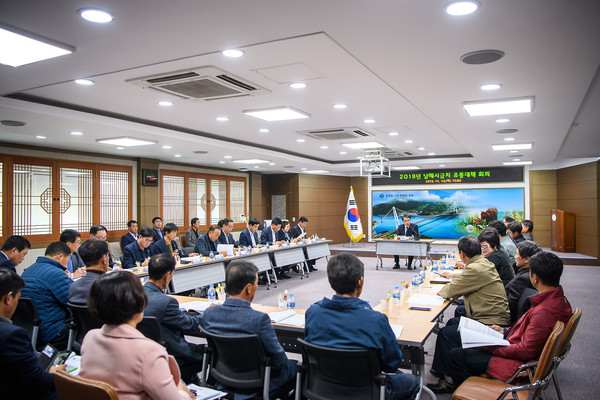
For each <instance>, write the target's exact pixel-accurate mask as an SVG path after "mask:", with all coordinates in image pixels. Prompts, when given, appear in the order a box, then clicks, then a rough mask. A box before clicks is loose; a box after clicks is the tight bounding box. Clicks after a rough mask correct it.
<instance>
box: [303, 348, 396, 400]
mask: <svg viewBox="0 0 600 400" xmlns="http://www.w3.org/2000/svg"><path fill="white" fill-rule="evenodd" d="M298 342H299V343H300V347H301V348H302V365H301V366H300V365H299V366H298V377H297V379H296V399H297V400H299V399H300V398H301V396H302V397H304V398H309V399H311V400H338V399H344V400H367V399H381V400H384V399H385V382H386V379H387V377H386V375H385V374H382V373H381V367H380V366H379V358H378V356H377V351H376V350H374V349H362V350H354V349H335V348H331V347H325V346H318V345H316V344H312V343H308V342H306V341H304V340H302V339H298Z"/></svg>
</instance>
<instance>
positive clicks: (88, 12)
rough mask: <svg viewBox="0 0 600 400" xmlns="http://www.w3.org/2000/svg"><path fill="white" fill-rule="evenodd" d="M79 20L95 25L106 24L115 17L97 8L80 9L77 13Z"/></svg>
mask: <svg viewBox="0 0 600 400" xmlns="http://www.w3.org/2000/svg"><path fill="white" fill-rule="evenodd" d="M77 12H78V13H79V15H81V18H83V19H85V20H86V21H90V22H95V23H97V24H106V23H108V22H112V21H114V19H115V17H114V16H113V15H112V14H111V13H109V12H108V11H104V10H101V9H99V8H82V9H79V10H78V11H77Z"/></svg>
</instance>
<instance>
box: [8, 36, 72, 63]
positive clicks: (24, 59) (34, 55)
mask: <svg viewBox="0 0 600 400" xmlns="http://www.w3.org/2000/svg"><path fill="white" fill-rule="evenodd" d="M7 28H8V27H7ZM10 29H11V30H7V29H4V28H0V44H1V47H0V64H4V65H10V66H11V67H20V66H21V65H26V64H31V63H34V62H37V61H42V60H47V59H50V58H54V57H60V56H64V55H65V54H70V53H72V52H73V50H75V48H74V47H72V46H67V45H65V44H62V43H58V42H56V41H54V40H51V39H47V38H43V37H41V36H39V35H35V34H33V33H29V32H25V31H22V30H20V29H17V28H13V27H10Z"/></svg>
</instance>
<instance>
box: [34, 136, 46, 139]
mask: <svg viewBox="0 0 600 400" xmlns="http://www.w3.org/2000/svg"><path fill="white" fill-rule="evenodd" d="M35 138H36V139H46V136H42V135H37V136H36V137H35Z"/></svg>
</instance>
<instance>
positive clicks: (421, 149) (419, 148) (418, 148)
mask: <svg viewBox="0 0 600 400" xmlns="http://www.w3.org/2000/svg"><path fill="white" fill-rule="evenodd" d="M417 150H420V151H423V150H425V147H423V146H421V147H417Z"/></svg>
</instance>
